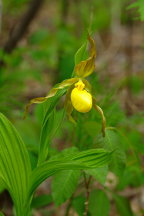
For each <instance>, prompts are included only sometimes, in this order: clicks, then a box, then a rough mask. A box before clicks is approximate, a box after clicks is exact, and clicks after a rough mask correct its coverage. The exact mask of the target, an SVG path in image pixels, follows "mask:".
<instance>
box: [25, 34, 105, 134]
mask: <svg viewBox="0 0 144 216" xmlns="http://www.w3.org/2000/svg"><path fill="white" fill-rule="evenodd" d="M88 40H89V43H90V56H89V58H87V59H86V60H83V61H81V62H80V63H78V64H76V65H75V68H74V73H75V77H73V78H71V79H67V80H64V81H63V82H61V83H59V84H58V85H57V87H54V88H52V89H51V90H50V92H49V94H48V95H47V96H45V97H39V98H34V99H32V100H31V101H30V102H29V104H28V105H27V106H26V108H25V116H26V114H27V112H28V111H29V107H30V105H31V104H33V103H38V104H39V103H43V102H45V101H46V100H48V98H51V97H54V96H55V95H56V93H57V92H58V91H59V90H60V89H64V88H65V89H67V93H66V99H65V109H66V112H67V114H68V117H69V119H70V120H71V121H72V122H74V123H75V121H74V119H73V118H72V116H71V114H72V111H73V109H76V110H77V111H78V112H81V113H86V112H89V111H90V110H91V108H92V106H93V107H94V109H96V110H97V111H98V112H99V113H100V114H101V117H102V133H103V136H105V127H106V119H105V117H104V114H103V111H102V109H101V108H100V107H99V106H97V105H96V101H95V99H94V97H93V96H92V94H91V85H90V84H89V82H88V81H87V80H86V79H85V77H87V76H89V75H90V74H92V73H93V71H94V69H95V58H96V46H95V42H94V40H93V39H92V38H91V37H90V36H88Z"/></svg>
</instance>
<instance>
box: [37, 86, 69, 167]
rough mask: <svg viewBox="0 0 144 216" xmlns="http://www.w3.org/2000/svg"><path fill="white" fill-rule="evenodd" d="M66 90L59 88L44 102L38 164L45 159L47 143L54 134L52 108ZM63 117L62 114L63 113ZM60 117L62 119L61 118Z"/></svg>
mask: <svg viewBox="0 0 144 216" xmlns="http://www.w3.org/2000/svg"><path fill="white" fill-rule="evenodd" d="M65 92H66V89H61V90H59V91H58V92H57V94H56V95H55V96H54V97H52V98H50V99H49V100H48V102H46V106H47V107H46V112H45V116H44V120H43V124H42V130H41V138H40V149H39V159H38V164H40V163H42V162H43V161H45V160H46V158H47V156H48V151H49V144H50V142H51V140H52V137H53V136H54V134H55V132H56V130H57V128H58V126H59V124H58V126H57V127H56V126H55V124H54V120H55V113H54V108H55V106H56V104H57V102H58V100H59V98H60V97H61V96H62V95H63V94H64V93H65ZM63 117H64V115H63ZM63 117H62V119H63Z"/></svg>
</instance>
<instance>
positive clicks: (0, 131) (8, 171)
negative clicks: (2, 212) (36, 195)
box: [0, 114, 31, 216]
mask: <svg viewBox="0 0 144 216" xmlns="http://www.w3.org/2000/svg"><path fill="white" fill-rule="evenodd" d="M0 171H1V172H0V178H2V179H3V181H4V182H5V185H6V188H7V190H8V191H9V193H10V195H11V197H12V199H13V202H14V204H15V209H16V213H17V216H28V212H29V210H28V197H27V194H28V186H29V176H30V173H31V167H30V160H29V155H28V152H27V150H26V147H25V145H24V143H23V141H22V139H21V137H20V136H19V134H18V132H17V131H16V129H15V128H14V127H13V126H12V124H11V123H10V122H9V120H8V119H7V118H6V117H5V116H4V115H3V114H0Z"/></svg>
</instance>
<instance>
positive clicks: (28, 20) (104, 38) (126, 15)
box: [0, 0, 144, 216]
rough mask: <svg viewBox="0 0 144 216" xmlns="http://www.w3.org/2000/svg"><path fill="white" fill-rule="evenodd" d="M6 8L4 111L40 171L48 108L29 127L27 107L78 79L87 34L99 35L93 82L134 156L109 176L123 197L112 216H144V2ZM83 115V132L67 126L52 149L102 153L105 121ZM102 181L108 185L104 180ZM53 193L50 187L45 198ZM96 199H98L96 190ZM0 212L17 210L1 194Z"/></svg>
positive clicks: (59, 2)
mask: <svg viewBox="0 0 144 216" xmlns="http://www.w3.org/2000/svg"><path fill="white" fill-rule="evenodd" d="M1 3H2V10H1V13H2V14H0V15H1V32H0V111H1V112H2V113H4V114H5V115H6V116H8V117H9V118H10V119H11V121H12V122H13V123H14V125H15V126H16V127H17V129H18V130H19V132H20V133H21V135H22V137H23V139H24V140H25V142H26V143H27V147H28V149H29V152H30V155H31V160H32V164H33V167H34V166H35V163H36V158H37V152H38V144H39V135H40V127H41V122H42V110H43V106H42V105H38V106H32V108H31V112H30V114H29V116H28V118H27V119H26V120H23V119H22V116H23V111H24V107H25V105H26V104H27V102H28V101H29V100H30V99H31V98H34V97H39V96H43V95H46V94H47V92H48V91H49V89H50V88H51V87H52V86H53V85H54V84H56V83H58V82H60V81H62V80H64V79H66V78H69V77H70V76H71V74H72V72H73V68H74V54H75V53H76V51H77V49H78V48H79V47H80V46H81V45H82V43H83V42H84V40H85V39H86V37H87V29H88V28H91V30H92V32H93V38H94V40H95V42H96V46H97V59H96V70H95V72H94V74H93V75H92V76H91V77H90V78H89V81H90V82H91V84H92V86H93V92H94V95H95V97H96V98H97V103H98V105H100V106H101V107H102V108H103V110H104V113H105V115H106V118H107V126H108V127H116V128H117V130H118V131H120V132H119V134H120V137H118V138H117V141H116V142H117V143H119V148H120V149H124V151H125V153H126V168H125V170H124V169H123V164H119V167H115V170H114V173H113V172H112V171H111V172H108V177H107V181H106V187H107V188H108V189H110V190H112V191H113V193H114V194H116V195H115V196H114V198H112V197H109V201H108V202H110V203H111V207H110V208H108V212H109V213H107V214H105V215H110V216H117V215H122V216H131V215H136V216H142V215H143V214H144V186H143V185H144V169H143V166H144V115H143V114H144V112H143V110H144V23H143V20H144V2H143V0H138V1H130V0H97V1H96V0H45V1H44V0H41V1H38V0H3V1H2V0H1ZM62 107H63V100H61V101H60V103H59V106H58V107H57V112H56V113H57V115H56V118H55V121H54V122H53V124H55V125H57V124H58V122H59V121H60V122H61V121H62V116H63V113H62V109H61V108H62ZM76 115H78V116H77V117H79V118H78V119H79V123H78V125H77V127H76V128H74V127H73V125H72V124H71V123H70V122H69V121H68V120H67V119H66V118H65V119H64V120H63V121H62V125H61V127H60V128H59V129H58V130H57V133H56V134H55V137H54V139H53V141H52V144H51V146H52V147H51V151H52V153H53V152H57V151H58V150H62V149H64V148H65V147H68V146H72V145H73V144H75V145H76V146H78V147H79V148H80V149H87V148H91V147H95V146H99V145H100V139H101V138H100V137H99V136H96V134H97V133H99V131H100V121H101V120H100V117H99V115H98V114H97V113H95V111H94V110H92V111H91V112H90V113H89V114H86V115H84V116H83V115H82V114H76ZM84 142H85V145H83V143H84ZM119 157H121V155H119ZM122 157H125V156H122ZM103 175H105V174H102V176H103ZM98 181H100V183H101V181H102V180H101V179H100V180H99V179H98ZM100 183H99V184H100ZM99 187H101V184H100V185H98V188H99ZM49 191H50V187H49V182H47V183H46V185H44V186H42V187H41V188H40V189H39V191H38V194H41V193H49ZM91 196H92V197H95V196H96V197H97V196H98V195H97V192H96V191H95V187H94V186H93V190H92V195H91ZM82 199H83V198H81V197H79V196H77V198H76V199H75V200H74V202H73V206H74V209H75V210H74V212H73V211H72V212H70V214H69V215H81V213H80V212H79V211H80V210H78V211H77V205H79V206H80V205H81V203H82ZM103 199H105V197H103ZM91 200H93V199H92V198H91ZM50 202H51V200H50ZM106 202H107V201H106ZM47 203H48V201H47ZM35 205H36V207H37V206H38V204H35ZM90 205H91V206H92V207H91V212H90V214H91V215H92V216H93V215H94V216H98V213H97V214H96V213H95V212H96V211H95V209H93V208H94V205H92V204H90ZM99 205H100V204H99ZM63 208H65V206H63V205H62V206H60V207H58V208H55V207H54V206H53V205H52V204H50V205H48V206H47V207H45V208H42V209H37V210H35V212H34V215H35V216H39V215H53V216H54V215H56V216H57V215H59V216H61V215H64V213H63ZM95 208H96V207H95ZM0 209H4V211H5V212H6V215H11V214H12V213H11V209H12V203H11V200H10V198H9V195H8V194H7V193H6V192H3V193H1V196H0ZM48 212H49V214H48ZM76 212H77V213H76ZM105 215H104V216H105ZM101 216H103V215H101Z"/></svg>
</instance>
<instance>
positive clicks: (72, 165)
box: [30, 149, 112, 195]
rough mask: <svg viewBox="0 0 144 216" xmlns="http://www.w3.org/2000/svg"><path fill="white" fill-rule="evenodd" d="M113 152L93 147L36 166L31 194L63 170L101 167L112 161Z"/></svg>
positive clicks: (32, 178)
mask: <svg viewBox="0 0 144 216" xmlns="http://www.w3.org/2000/svg"><path fill="white" fill-rule="evenodd" d="M111 154H112V152H108V151H105V150H103V149H91V150H87V151H83V152H80V153H73V154H70V155H68V156H66V157H63V158H62V159H59V160H52V161H47V162H44V163H43V164H41V165H40V166H38V167H37V168H35V169H34V170H33V172H32V174H31V177H30V179H31V186H30V195H31V194H32V193H33V192H34V190H35V189H36V188H37V187H38V186H39V185H40V184H41V183H42V182H43V181H44V180H45V179H47V178H48V177H50V176H52V175H54V174H56V173H57V172H58V171H61V170H81V169H90V168H95V167H100V166H103V165H105V164H107V163H108V162H109V161H110V158H111Z"/></svg>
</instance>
